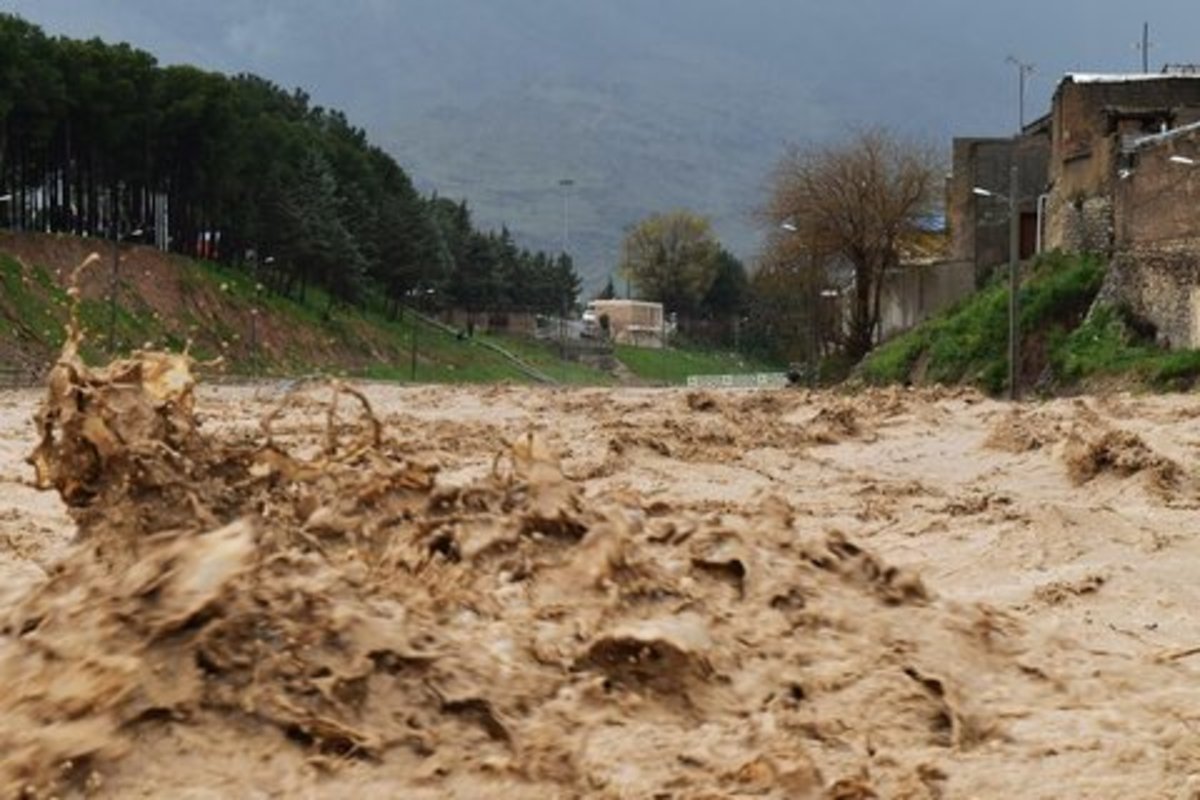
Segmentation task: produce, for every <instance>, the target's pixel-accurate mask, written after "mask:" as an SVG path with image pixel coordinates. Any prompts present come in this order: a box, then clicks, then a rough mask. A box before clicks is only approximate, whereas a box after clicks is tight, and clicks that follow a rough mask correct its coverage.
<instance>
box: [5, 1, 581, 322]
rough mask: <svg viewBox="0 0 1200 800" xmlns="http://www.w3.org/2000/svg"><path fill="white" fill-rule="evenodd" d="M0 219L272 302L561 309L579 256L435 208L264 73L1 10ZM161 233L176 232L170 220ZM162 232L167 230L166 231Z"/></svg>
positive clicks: (363, 143) (397, 172)
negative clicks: (112, 243) (114, 249)
mask: <svg viewBox="0 0 1200 800" xmlns="http://www.w3.org/2000/svg"><path fill="white" fill-rule="evenodd" d="M0 196H6V197H7V200H6V201H4V202H3V203H0V220H5V221H7V222H8V224H9V225H10V226H11V227H15V228H18V229H22V230H44V231H61V232H73V233H76V234H79V235H85V236H100V237H111V236H113V235H121V236H129V235H130V234H132V233H134V232H136V231H140V232H141V233H140V236H142V237H144V238H145V239H146V240H147V241H158V242H160V243H166V244H168V245H169V247H170V249H172V250H174V251H176V252H181V253H186V254H188V255H203V256H206V257H211V258H216V259H219V260H222V261H226V262H232V263H242V264H247V265H248V266H253V268H254V269H256V270H258V271H259V272H260V275H261V278H262V280H263V282H264V283H266V284H267V285H268V286H270V287H271V288H273V289H274V290H276V291H279V292H284V293H289V294H293V295H299V296H303V295H304V293H305V292H306V290H307V289H308V287H310V286H320V287H322V288H323V289H325V290H326V291H327V292H328V294H329V297H330V298H331V302H342V303H349V304H362V303H364V302H366V301H367V300H368V299H372V298H380V299H381V300H382V301H383V302H385V303H387V305H388V306H389V308H391V309H392V310H393V311H395V310H396V309H398V308H399V306H400V305H402V304H405V303H408V302H410V301H411V299H412V298H414V297H417V296H420V297H421V298H423V302H424V303H425V304H428V303H430V302H432V303H435V304H437V305H454V306H457V307H460V308H465V309H467V310H470V311H481V310H527V311H538V312H543V313H559V312H560V311H561V310H562V309H564V308H566V307H569V306H573V305H574V303H575V299H576V296H577V293H578V291H579V279H578V276H577V275H576V273H575V270H574V266H573V265H572V263H571V260H570V258H569V257H567V256H566V255H560V256H557V257H551V256H548V255H546V254H543V253H531V252H528V251H526V250H524V249H521V248H519V247H517V246H516V245H515V244H514V243H513V241H512V237H511V236H510V235H509V233H508V232H507V231H502V232H500V233H484V232H481V231H478V230H476V229H475V227H474V226H473V224H472V221H471V215H470V212H469V210H468V209H467V206H466V204H465V203H454V202H450V201H448V200H446V199H442V198H438V197H436V196H434V197H424V196H422V195H421V194H420V193H419V192H417V191H416V189H415V188H414V187H413V185H412V182H411V180H410V179H409V177H408V175H406V174H405V172H404V170H402V169H401V168H400V167H399V165H397V164H396V162H395V161H394V160H393V159H392V158H391V157H390V156H389V155H388V154H387V153H385V152H383V151H382V150H381V149H379V148H378V147H375V146H374V145H372V144H370V143H369V142H368V141H367V138H366V135H365V133H364V132H363V131H362V130H361V129H359V128H356V127H354V126H353V125H351V124H350V123H349V121H348V120H347V119H346V117H345V115H344V114H343V113H341V112H339V111H333V110H328V109H324V108H321V107H319V106H315V105H312V104H310V102H309V97H308V96H307V95H306V94H305V93H304V92H302V91H300V90H296V91H294V92H291V93H289V92H286V91H283V90H282V89H281V88H279V87H278V86H275V85H274V84H272V83H270V82H269V81H266V80H263V79H262V78H258V77H255V76H253V75H238V76H236V77H228V76H225V75H221V74H218V73H213V72H207V71H204V70H200V69H196V68H194V67H188V66H171V67H160V66H159V65H158V64H157V62H156V61H155V59H154V57H153V56H151V55H150V54H148V53H145V52H143V51H140V50H136V49H134V48H132V47H130V46H129V45H125V44H120V45H109V44H105V43H104V42H101V41H100V40H98V39H93V40H90V41H79V40H73V39H67V38H61V37H49V36H46V35H45V34H44V33H43V32H42V31H41V30H40V29H39V28H38V27H36V26H34V25H31V24H29V23H27V22H25V21H24V20H22V19H20V18H18V17H15V16H12V15H8V14H0ZM164 222H165V226H164V224H163V223H164ZM156 225H157V227H158V228H163V227H165V230H155V227H156Z"/></svg>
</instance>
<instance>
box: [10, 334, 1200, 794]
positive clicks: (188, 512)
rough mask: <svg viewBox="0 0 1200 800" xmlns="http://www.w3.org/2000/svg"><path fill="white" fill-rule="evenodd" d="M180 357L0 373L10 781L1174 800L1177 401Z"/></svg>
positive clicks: (1178, 741)
mask: <svg viewBox="0 0 1200 800" xmlns="http://www.w3.org/2000/svg"><path fill="white" fill-rule="evenodd" d="M191 381H192V379H191V376H190V373H189V372H188V368H187V365H186V363H184V362H183V361H182V360H180V359H175V358H172V357H167V356H161V357H147V358H146V359H144V360H142V361H140V362H128V363H124V364H118V365H115V366H113V367H111V368H109V369H107V370H102V371H93V370H88V369H87V368H85V367H83V366H82V365H81V364H78V363H77V362H72V361H71V360H70V359H69V358H68V359H65V360H64V363H63V365H62V366H60V367H59V369H58V370H57V371H56V373H55V374H54V376H52V380H51V385H50V387H49V389H48V390H39V391H9V392H5V393H3V394H0V483H2V486H0V686H2V687H3V690H2V691H0V795H3V796H4V797H9V796H20V795H22V794H24V795H26V796H30V797H50V796H60V797H83V796H88V797H101V798H105V797H112V798H117V797H122V798H124V797H183V798H217V797H263V798H265V797H289V798H290V797H320V798H324V797H329V798H341V797H369V798H370V797H379V798H385V797H405V798H443V797H452V798H481V797H513V798H585V797H586V798H593V797H594V798H679V799H680V800H683V799H684V798H725V797H775V798H809V797H811V798H841V799H842V800H850V799H851V798H876V797H878V798H1067V797H1080V798H1083V797H1086V798H1135V797H1136V798H1172V799H1173V800H1174V799H1176V798H1191V797H1200V614H1198V613H1197V609H1200V515H1198V514H1197V510H1198V508H1200V488H1198V484H1197V471H1196V465H1197V463H1198V455H1200V402H1198V401H1197V399H1196V398H1195V397H1192V396H1175V397H1161V398H1160V397H1133V396H1114V397H1107V398H1087V397H1085V398H1079V399H1071V400H1058V401H1053V402H1048V403H1044V404H1029V405H1022V406H1020V407H1017V408H1014V407H1012V406H1010V405H1007V404H1004V403H1000V402H996V401H992V400H987V399H984V398H982V397H980V396H978V395H976V394H974V393H971V392H968V391H950V390H944V391H934V390H929V391H910V390H899V389H897V390H887V391H883V390H880V391H870V392H866V393H863V394H859V395H854V396H841V395H836V394H808V393H806V392H803V391H774V392H753V391H729V392H689V391H684V390H634V389H616V390H612V389H603V390H601V389H579V390H556V389H530V388H515V387H498V388H449V387H417V388H401V387H394V386H384V385H364V386H349V387H341V388H338V387H330V386H322V385H293V384H269V385H268V384H264V385H259V386H247V387H209V386H206V385H204V384H203V383H201V385H200V386H198V387H196V388H194V389H193V386H192V382H191ZM35 415H38V416H37V421H36V422H35ZM35 449H36V455H35V457H34V458H33V459H32V463H28V462H27V461H26V458H27V457H28V456H30V454H33V453H35ZM35 467H36V469H35ZM39 485H40V486H41V487H42V488H40V489H39V488H38V486H39Z"/></svg>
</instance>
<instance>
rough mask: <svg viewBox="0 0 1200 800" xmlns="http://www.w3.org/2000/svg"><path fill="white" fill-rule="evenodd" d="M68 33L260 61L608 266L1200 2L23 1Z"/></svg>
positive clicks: (474, 196)
mask: <svg viewBox="0 0 1200 800" xmlns="http://www.w3.org/2000/svg"><path fill="white" fill-rule="evenodd" d="M0 8H2V9H4V10H10V11H15V12H17V13H19V14H21V15H22V16H24V17H26V18H27V19H30V20H31V21H33V22H36V23H39V24H41V25H42V26H43V27H45V28H46V29H47V30H48V31H50V32H51V33H64V34H69V35H72V36H93V35H97V36H100V37H102V38H104V39H107V40H114V41H116V40H125V41H129V42H131V43H132V44H134V45H137V46H140V47H142V48H145V49H147V50H149V51H151V52H153V53H155V54H156V55H157V56H158V57H159V58H160V60H162V61H164V62H168V63H171V62H190V63H196V64H199V65H201V66H205V67H209V68H213V69H220V70H223V71H228V72H241V71H250V72H255V73H258V74H261V75H263V76H264V77H267V78H270V79H272V80H274V81H276V82H277V83H280V84H283V85H284V86H294V85H300V86H303V87H304V88H305V89H306V90H308V91H309V92H310V94H311V95H312V96H313V98H314V101H315V102H319V103H321V104H324V105H329V106H335V107H340V108H343V109H344V110H345V111H346V112H347V113H348V114H349V115H350V117H351V118H352V119H353V120H355V121H357V122H359V123H360V124H363V125H364V127H366V128H367V129H368V131H369V132H370V133H371V135H372V137H373V138H374V139H375V140H376V141H378V142H380V143H381V144H383V145H384V146H386V147H387V148H389V149H390V150H391V151H392V152H393V153H394V154H395V155H396V156H397V157H398V158H399V159H400V160H401V162H402V163H403V164H404V165H405V166H406V167H407V168H408V169H410V170H411V171H412V173H413V174H414V176H416V178H417V179H418V181H419V182H420V183H421V184H422V185H423V186H426V187H428V188H434V187H436V188H438V189H439V190H440V191H441V192H442V193H443V194H448V195H452V196H466V197H467V198H469V199H470V200H471V202H472V205H473V206H474V207H475V208H476V209H477V213H478V216H479V218H480V220H481V221H482V222H484V223H485V224H491V225H499V224H501V223H508V224H510V225H511V226H512V227H513V228H514V230H515V231H516V232H517V234H518V235H519V236H520V237H521V238H522V239H523V240H524V241H526V242H528V243H531V244H535V245H545V246H553V245H554V243H555V242H557V238H558V236H559V231H560V226H561V219H560V217H561V199H560V196H559V195H558V194H557V179H558V178H559V177H562V176H563V175H566V174H569V175H571V176H572V177H574V178H576V180H577V181H578V186H577V189H576V197H575V203H574V204H573V206H572V216H573V217H574V218H575V219H574V221H573V224H572V229H573V234H572V239H573V247H572V249H573V250H575V251H576V252H577V253H578V254H579V255H580V257H581V260H582V263H583V266H584V268H585V269H587V270H588V271H589V272H590V274H591V275H592V276H593V279H594V280H600V279H601V276H602V275H603V274H605V273H606V272H607V270H608V269H610V268H611V266H612V264H613V261H614V259H615V256H616V245H617V243H618V242H619V239H620V235H621V228H622V227H623V226H625V225H627V224H629V223H631V222H633V221H634V220H636V219H637V218H638V217H639V216H641V215H643V214H645V213H647V212H648V211H651V210H654V209H656V208H661V207H671V206H688V207H693V208H696V209H697V210H699V211H702V212H704V213H708V214H711V215H712V216H713V217H714V218H715V219H716V221H717V224H718V228H719V230H720V231H721V233H722V234H723V235H724V236H725V237H726V238H727V239H728V240H729V241H730V242H731V243H732V244H733V245H734V246H735V248H736V249H737V250H738V251H740V252H741V253H742V254H743V255H748V254H750V253H751V252H752V251H753V247H754V242H755V232H754V230H753V227H752V225H751V224H750V221H749V211H750V210H751V208H752V207H753V206H754V204H755V202H756V201H757V198H758V197H759V195H760V193H761V189H762V185H763V182H764V179H765V176H766V174H767V172H768V170H769V168H770V166H771V164H772V163H773V161H774V160H775V159H776V158H777V157H778V156H779V154H780V153H781V152H782V149H783V147H784V145H785V143H787V142H789V141H799V140H806V139H822V138H827V137H831V136H836V135H838V134H839V133H842V132H844V131H845V130H847V129H848V128H850V127H852V126H861V125H865V124H884V125H888V126H890V127H893V128H896V129H899V130H901V131H904V132H906V133H909V134H912V135H917V136H922V137H925V138H929V139H932V140H934V141H938V142H943V141H946V142H947V144H948V141H947V140H948V138H949V137H950V136H951V135H954V134H981V133H1003V132H1006V131H1008V130H1010V129H1011V128H1012V127H1014V125H1015V121H1016V81H1015V75H1014V73H1013V71H1012V69H1011V67H1008V66H1007V65H1005V63H1004V57H1005V56H1006V55H1007V54H1009V53H1013V54H1016V55H1019V56H1021V57H1022V58H1024V59H1026V60H1029V61H1033V62H1035V63H1036V64H1037V65H1038V73H1037V74H1036V75H1035V78H1034V80H1033V82H1032V83H1031V85H1030V90H1029V108H1030V109H1031V111H1030V113H1031V115H1032V114H1034V113H1039V112H1040V110H1041V109H1043V108H1044V107H1045V106H1046V104H1047V103H1048V101H1049V97H1050V93H1051V92H1052V90H1053V87H1054V85H1055V83H1056V81H1057V79H1058V77H1059V76H1060V75H1061V74H1062V73H1063V72H1065V71H1067V70H1094V71H1122V70H1133V69H1135V68H1136V67H1137V65H1138V63H1139V59H1140V55H1139V53H1138V52H1137V51H1136V50H1135V49H1134V47H1133V43H1134V41H1135V40H1136V39H1137V38H1138V36H1139V35H1140V28H1141V23H1142V20H1143V19H1144V18H1145V19H1148V20H1149V21H1150V22H1151V24H1152V26H1153V28H1154V35H1153V38H1154V40H1155V41H1156V48H1155V50H1154V51H1153V58H1152V61H1153V63H1154V64H1155V65H1158V64H1161V63H1162V62H1164V61H1173V62H1180V61H1183V62H1187V61H1193V60H1195V61H1200V51H1198V50H1195V49H1193V48H1192V43H1191V41H1192V37H1191V36H1190V35H1189V36H1185V35H1183V33H1182V32H1183V31H1195V30H1197V29H1198V27H1200V4H1196V3H1195V2H1194V0H1158V1H1157V2H1147V3H1143V4H1141V6H1140V7H1135V6H1134V5H1133V4H1130V3H1125V2H1122V3H1117V2H1110V0H1055V2H1046V0H1041V1H1040V2H1034V1H1033V0H1013V1H1012V2H1008V3H1004V4H985V3H980V2H969V1H968V0H910V1H909V2H897V0H844V1H843V2H836V3H835V2H828V0H821V1H820V2H818V1H817V0H653V2H650V1H649V0H341V1H340V2H317V1H316V0H273V1H272V0H209V2H205V3H195V2H183V1H181V0H122V2H117V1H116V0H0Z"/></svg>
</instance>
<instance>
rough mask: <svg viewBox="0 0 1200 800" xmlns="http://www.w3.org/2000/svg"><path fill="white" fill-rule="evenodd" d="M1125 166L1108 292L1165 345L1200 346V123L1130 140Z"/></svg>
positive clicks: (1117, 198)
mask: <svg viewBox="0 0 1200 800" xmlns="http://www.w3.org/2000/svg"><path fill="white" fill-rule="evenodd" d="M1173 157H1174V158H1176V159H1181V160H1175V161H1173V160H1172V158H1173ZM1187 161H1195V162H1196V163H1186V162H1187ZM1121 169H1122V170H1123V174H1124V178H1120V179H1118V182H1117V186H1116V191H1115V193H1114V208H1113V216H1114V230H1115V238H1114V252H1113V262H1112V267H1111V268H1110V269H1109V273H1108V279H1107V281H1106V285H1105V287H1104V290H1103V295H1102V296H1103V299H1104V300H1106V301H1108V302H1112V303H1119V304H1123V305H1125V306H1126V307H1127V308H1128V309H1129V310H1130V311H1132V312H1133V313H1134V314H1135V315H1136V316H1138V317H1140V318H1141V319H1143V320H1145V321H1146V322H1149V323H1151V324H1152V325H1153V326H1154V327H1155V328H1156V330H1157V336H1158V339H1159V341H1160V342H1161V343H1162V344H1165V345H1167V346H1170V347H1200V317H1198V315H1197V311H1198V309H1197V300H1198V299H1200V172H1197V170H1200V126H1190V127H1185V128H1182V129H1177V130H1176V131H1174V132H1172V133H1169V134H1166V135H1160V136H1153V137H1148V138H1145V139H1142V140H1140V141H1136V140H1135V141H1131V142H1128V143H1127V145H1126V152H1125V154H1124V156H1123V158H1122V165H1121Z"/></svg>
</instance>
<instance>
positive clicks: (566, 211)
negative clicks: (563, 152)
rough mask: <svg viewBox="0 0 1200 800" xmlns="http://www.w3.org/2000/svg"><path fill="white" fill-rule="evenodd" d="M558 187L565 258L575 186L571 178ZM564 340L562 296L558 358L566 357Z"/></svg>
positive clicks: (563, 255)
mask: <svg viewBox="0 0 1200 800" xmlns="http://www.w3.org/2000/svg"><path fill="white" fill-rule="evenodd" d="M558 185H559V186H561V187H562V190H563V230H562V258H563V259H566V258H567V253H568V251H569V249H570V246H571V187H572V186H574V185H575V180H574V179H573V178H563V179H562V180H560V181H559V182H558ZM566 339H567V298H566V297H565V296H563V297H562V298H560V299H559V317H558V351H559V353H558V354H559V356H560V357H565V356H566V348H567V344H566Z"/></svg>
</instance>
